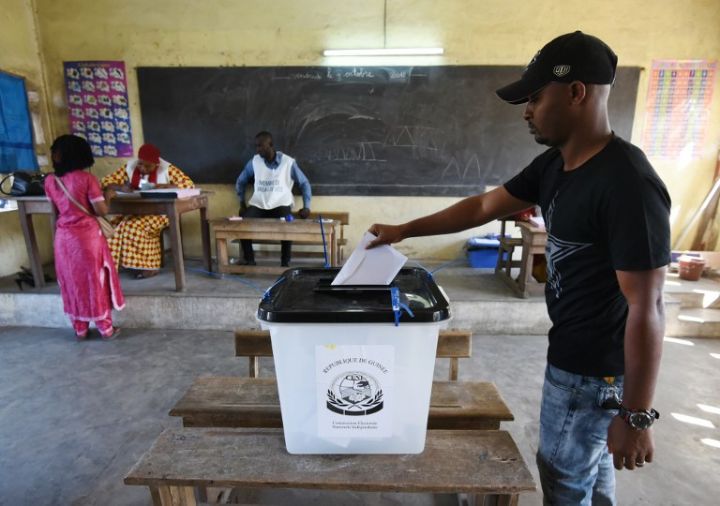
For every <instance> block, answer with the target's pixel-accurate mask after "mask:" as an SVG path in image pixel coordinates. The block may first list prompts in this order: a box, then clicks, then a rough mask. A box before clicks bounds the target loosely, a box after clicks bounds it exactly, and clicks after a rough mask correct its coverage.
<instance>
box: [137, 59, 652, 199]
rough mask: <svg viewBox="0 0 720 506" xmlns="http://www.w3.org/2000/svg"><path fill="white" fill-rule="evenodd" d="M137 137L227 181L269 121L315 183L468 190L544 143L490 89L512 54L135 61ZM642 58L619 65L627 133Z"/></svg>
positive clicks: (615, 109)
mask: <svg viewBox="0 0 720 506" xmlns="http://www.w3.org/2000/svg"><path fill="white" fill-rule="evenodd" d="M137 73H138V86H139V91H140V104H141V105H140V108H141V114H142V124H143V132H144V138H145V140H146V141H147V142H152V143H154V144H156V145H157V146H159V147H160V149H161V151H162V156H163V158H165V159H167V160H170V161H171V162H173V163H175V164H176V165H177V166H178V167H180V168H181V169H183V170H184V171H186V172H187V173H188V175H190V177H192V178H193V180H195V182H196V183H234V182H235V179H236V178H237V176H238V175H239V173H240V171H241V170H242V168H243V167H244V165H245V163H246V162H247V161H248V160H249V159H250V158H251V157H252V156H253V155H254V154H255V148H254V141H255V140H254V137H255V134H256V133H257V132H259V131H261V130H268V131H270V132H272V134H273V137H274V144H275V147H276V148H277V149H279V150H280V151H283V152H286V153H288V154H289V155H290V156H292V157H294V158H295V159H296V160H297V161H298V164H299V166H300V167H301V169H302V170H303V171H304V172H305V174H306V175H307V176H308V178H309V179H310V182H311V184H312V188H313V194H314V195H449V196H463V195H470V194H473V193H477V192H481V191H484V189H485V186H486V185H498V184H502V183H503V182H504V181H506V180H507V179H509V178H510V177H512V176H513V175H514V174H516V173H517V172H518V171H519V170H520V169H522V168H523V167H525V166H526V165H527V164H528V163H529V162H530V160H531V159H532V158H533V157H534V156H536V155H537V154H538V153H540V152H541V151H542V150H543V149H545V148H544V147H542V146H539V145H537V144H536V143H535V142H534V140H533V138H532V137H531V136H530V135H529V133H528V129H527V125H526V123H525V121H524V120H523V119H522V113H523V110H524V107H523V106H512V105H508V104H505V103H504V102H502V101H501V100H500V99H499V98H497V96H496V95H495V90H496V89H497V88H498V87H500V86H503V85H505V84H507V83H509V82H511V81H513V80H515V79H517V78H518V76H519V75H520V74H521V73H522V68H521V67H511V66H442V67H441V66H437V67H430V66H424V67H219V68H218V67H213V68H210V67H140V68H138V69H137ZM638 77H639V68H620V69H619V71H618V76H617V80H616V85H615V89H614V90H613V92H612V93H611V95H610V97H611V98H610V120H611V123H612V125H613V128H614V130H615V132H616V133H617V134H618V135H620V136H621V137H624V138H626V139H629V138H630V133H631V130H632V123H633V114H634V110H635V98H636V92H637V82H638Z"/></svg>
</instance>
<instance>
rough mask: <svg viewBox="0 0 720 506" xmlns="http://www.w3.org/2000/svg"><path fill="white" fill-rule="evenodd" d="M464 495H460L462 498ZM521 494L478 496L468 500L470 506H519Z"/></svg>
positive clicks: (470, 497)
mask: <svg viewBox="0 0 720 506" xmlns="http://www.w3.org/2000/svg"><path fill="white" fill-rule="evenodd" d="M462 495H463V494H460V496H462ZM519 498H520V496H519V494H476V495H469V496H468V498H467V505H468V506H517V505H518V500H519Z"/></svg>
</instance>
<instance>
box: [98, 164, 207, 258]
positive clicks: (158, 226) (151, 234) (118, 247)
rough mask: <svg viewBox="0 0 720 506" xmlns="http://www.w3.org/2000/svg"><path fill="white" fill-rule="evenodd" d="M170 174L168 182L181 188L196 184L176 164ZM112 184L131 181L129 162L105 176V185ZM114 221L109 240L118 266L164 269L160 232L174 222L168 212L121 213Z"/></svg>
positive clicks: (103, 182) (103, 180) (104, 186)
mask: <svg viewBox="0 0 720 506" xmlns="http://www.w3.org/2000/svg"><path fill="white" fill-rule="evenodd" d="M135 170H137V169H135ZM167 178H168V183H170V184H171V185H173V186H176V187H178V188H192V187H194V186H195V185H194V183H193V182H192V180H191V179H190V178H189V177H187V176H186V175H185V173H184V172H183V171H181V170H180V169H178V168H177V167H175V166H174V165H172V164H171V165H170V166H169V168H168V176H167ZM111 184H118V185H125V184H130V178H129V177H128V171H127V166H126V165H123V166H122V167H120V168H119V169H118V170H116V171H115V172H113V173H112V174H109V175H107V176H105V177H104V178H103V179H102V187H103V188H106V187H107V186H109V185H111ZM112 223H113V225H115V235H114V236H113V238H112V239H110V240H109V241H108V245H109V246H110V251H111V252H112V256H113V260H115V265H116V266H117V267H118V269H119V268H120V267H124V268H126V269H138V270H157V269H160V264H161V260H162V248H161V246H160V234H161V233H162V231H163V229H165V228H166V227H167V226H168V225H169V224H170V220H169V219H168V217H167V216H164V215H154V216H150V215H146V216H132V215H128V216H118V217H116V218H114V219H113V220H112Z"/></svg>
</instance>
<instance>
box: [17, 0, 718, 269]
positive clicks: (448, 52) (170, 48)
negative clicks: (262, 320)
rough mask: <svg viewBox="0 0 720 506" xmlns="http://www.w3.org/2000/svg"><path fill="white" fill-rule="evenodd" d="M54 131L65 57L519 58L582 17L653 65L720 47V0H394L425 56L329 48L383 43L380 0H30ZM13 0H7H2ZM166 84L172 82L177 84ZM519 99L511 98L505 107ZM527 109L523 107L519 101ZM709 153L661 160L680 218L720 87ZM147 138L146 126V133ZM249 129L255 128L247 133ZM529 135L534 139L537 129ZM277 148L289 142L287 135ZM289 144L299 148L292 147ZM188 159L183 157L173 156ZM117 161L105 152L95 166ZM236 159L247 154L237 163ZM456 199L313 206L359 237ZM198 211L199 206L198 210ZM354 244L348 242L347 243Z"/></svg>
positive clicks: (390, 23) (226, 195) (195, 247)
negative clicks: (337, 53) (335, 54)
mask: <svg viewBox="0 0 720 506" xmlns="http://www.w3.org/2000/svg"><path fill="white" fill-rule="evenodd" d="M35 2H36V5H37V8H38V16H37V18H38V29H39V32H40V34H41V41H42V53H43V57H44V61H45V63H46V65H47V67H46V70H47V79H48V83H49V89H48V94H49V95H50V97H51V102H52V104H53V109H52V124H53V128H54V133H55V134H59V133H64V132H65V131H66V129H67V114H66V108H65V105H64V100H65V94H64V88H63V75H62V62H63V61H64V60H109V59H117V60H123V61H125V64H126V66H127V68H128V69H133V68H135V67H137V66H192V65H203V66H214V65H332V64H347V63H350V64H358V63H359V64H369V65H371V64H377V63H379V62H380V61H382V62H383V63H384V64H398V65H402V64H447V65H456V64H488V65H490V64H508V65H524V64H526V63H527V61H528V60H529V59H530V57H531V56H532V55H533V54H534V53H535V51H537V49H539V47H540V46H541V45H542V44H543V43H544V42H546V41H547V40H549V39H551V38H552V37H554V36H556V35H558V34H561V33H565V32H568V31H571V30H574V29H582V30H584V31H586V32H588V33H592V34H595V35H598V36H600V37H601V38H603V39H604V40H605V41H606V42H608V44H609V45H610V46H611V47H613V49H614V50H615V51H616V52H617V53H618V54H619V56H620V64H621V65H627V66H630V65H633V66H641V67H643V68H644V69H649V68H650V66H651V63H652V60H653V59H663V58H671V59H718V57H720V30H718V26H720V2H718V1H717V0H642V1H634V2H628V1H626V0H609V1H603V2H600V1H592V0H567V1H556V0H543V1H535V2H527V1H526V0H495V1H485V2H477V1H473V0H444V1H442V2H438V1H436V0H432V1H431V0H420V1H412V0H388V2H387V44H388V46H416V45H418V46H443V47H444V48H445V55H444V56H442V57H430V58H413V59H410V58H404V59H403V58H395V59H383V60H378V59H363V60H355V61H351V62H348V60H339V59H335V60H331V59H325V58H323V57H322V56H321V51H322V49H323V48H329V47H352V46H366V47H378V46H382V44H383V1H382V0H362V1H360V0H354V1H342V2H339V1H337V0H335V1H328V0H324V1H317V0H316V1H308V0H276V1H273V2H265V3H264V4H262V3H257V2H249V1H244V2H243V1H237V0H207V1H205V2H196V1H190V0H156V1H154V2H151V3H148V2H144V1H140V0H124V1H122V2H118V1H117V0H63V1H57V0H35ZM5 3H7V2H5ZM128 79H129V95H130V103H131V115H132V127H133V136H134V143H135V145H136V146H138V145H140V144H141V142H142V141H143V136H142V130H141V119H140V108H139V101H138V93H137V81H136V76H135V73H134V72H132V71H130V72H129V74H128ZM169 84H170V83H169ZM646 87H647V73H646V72H644V73H643V74H642V75H641V80H640V86H639V94H638V106H637V110H636V120H635V130H634V135H633V140H634V141H636V142H637V141H638V140H639V138H640V134H641V128H642V125H643V114H644V111H643V106H644V101H645V95H646ZM508 107H510V106H508ZM517 112H518V121H521V119H520V115H521V113H522V110H521V108H518V111H517ZM711 118H712V120H711V124H710V129H709V133H708V137H707V142H706V144H705V146H703V156H702V158H701V159H700V160H697V161H693V162H691V163H688V164H684V165H683V164H678V163H660V162H657V163H655V165H656V168H657V169H658V171H659V172H660V175H661V176H662V177H663V179H664V180H665V182H666V183H667V185H668V187H669V189H670V192H671V194H672V197H673V200H674V203H675V205H676V209H675V213H674V215H673V219H674V223H673V225H674V228H675V230H676V232H675V233H677V230H678V229H679V228H680V226H682V225H683V224H684V223H685V222H686V220H687V219H688V217H689V213H690V212H691V210H692V209H694V208H695V207H696V206H697V205H698V204H699V203H700V201H701V200H702V198H703V196H704V194H705V193H706V192H707V190H708V189H709V187H710V185H711V179H712V174H713V171H714V166H715V158H716V154H717V150H718V144H719V142H718V140H719V139H720V92H718V93H716V94H715V99H714V100H713V103H712V111H711ZM149 140H151V139H149ZM248 141H249V142H250V141H251V140H250V139H249V140H248ZM528 142H532V141H531V139H530V138H529V137H528ZM279 148H280V149H282V146H279ZM291 154H292V153H291ZM173 161H174V162H176V163H177V164H178V165H179V166H180V167H182V160H173ZM120 163H121V161H120V160H116V159H109V158H106V159H100V160H98V163H97V165H96V170H95V173H96V174H100V175H102V174H105V173H107V172H108V171H109V170H111V169H113V168H115V167H116V166H118V165H119V164H120ZM239 170H240V168H239V167H238V171H239ZM210 188H211V189H213V190H214V191H215V192H216V193H215V195H214V196H213V198H212V201H211V202H212V203H211V216H225V215H230V214H233V213H235V212H236V207H237V203H236V200H235V197H234V195H233V194H232V189H231V188H230V186H229V185H228V186H221V185H216V186H212V187H210ZM454 201H456V199H452V198H416V197H414V198H396V197H393V198H372V200H371V198H358V197H315V198H314V199H313V209H314V210H323V209H325V210H349V211H350V212H351V223H352V225H351V228H350V230H348V233H347V234H346V235H347V237H348V238H349V239H350V241H351V242H352V241H355V240H356V238H358V237H359V235H360V233H361V232H362V231H363V230H364V229H366V228H367V226H368V225H369V224H370V223H372V222H375V221H392V222H398V221H403V220H406V219H411V218H414V217H417V216H419V215H422V214H425V213H427V212H430V211H434V210H438V209H441V208H442V207H444V206H446V205H447V204H449V203H452V202H454ZM193 220H194V218H193ZM193 220H190V219H187V220H186V233H188V232H189V233H190V235H192V238H191V240H189V241H187V243H186V244H187V245H188V246H189V252H190V254H194V255H198V254H199V244H198V243H199V234H197V230H198V229H197V225H196V223H195V222H194V221H193ZM478 232H479V231H478V230H475V231H472V232H467V233H463V234H456V235H453V236H447V237H442V238H432V239H423V238H418V239H412V240H409V241H406V242H405V243H404V244H402V245H401V246H400V248H401V249H402V250H403V251H405V252H406V253H408V254H410V255H411V256H413V257H416V258H429V257H435V258H444V259H448V258H454V257H456V256H458V255H460V254H461V246H462V244H463V243H464V238H466V237H468V236H470V235H474V234H476V233H478ZM351 246H352V244H351Z"/></svg>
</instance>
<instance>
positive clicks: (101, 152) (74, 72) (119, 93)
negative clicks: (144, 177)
mask: <svg viewBox="0 0 720 506" xmlns="http://www.w3.org/2000/svg"><path fill="white" fill-rule="evenodd" d="M64 70H65V87H66V92H67V102H68V116H69V119H70V131H71V132H72V133H73V134H74V135H78V136H80V137H83V138H84V139H86V140H87V141H88V143H89V144H90V148H91V149H92V153H93V155H94V156H97V157H101V156H112V157H121V158H122V157H129V156H133V146H132V129H131V127H130V109H129V106H128V94H127V76H126V74H125V63H124V62H121V61H71V62H64Z"/></svg>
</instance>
